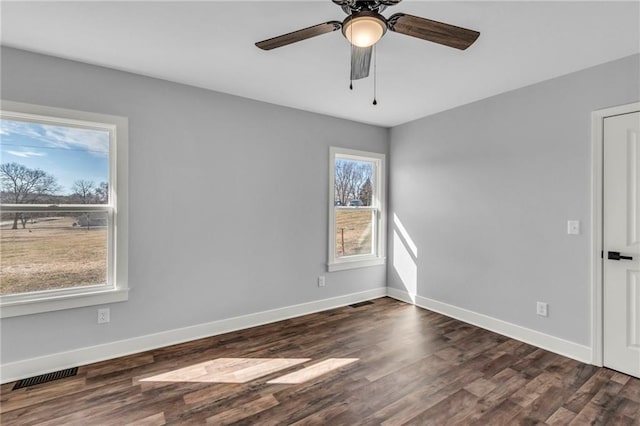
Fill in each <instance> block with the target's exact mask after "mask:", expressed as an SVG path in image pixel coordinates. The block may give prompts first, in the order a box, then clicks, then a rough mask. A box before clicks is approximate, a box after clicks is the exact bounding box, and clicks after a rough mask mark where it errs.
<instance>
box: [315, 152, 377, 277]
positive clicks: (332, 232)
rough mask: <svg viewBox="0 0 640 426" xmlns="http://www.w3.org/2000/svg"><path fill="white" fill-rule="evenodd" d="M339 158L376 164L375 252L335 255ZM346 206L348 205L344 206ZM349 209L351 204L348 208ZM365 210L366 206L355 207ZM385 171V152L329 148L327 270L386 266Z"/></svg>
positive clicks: (374, 194)
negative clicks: (343, 255)
mask: <svg viewBox="0 0 640 426" xmlns="http://www.w3.org/2000/svg"><path fill="white" fill-rule="evenodd" d="M336 158H338V159H345V160H354V161H366V162H372V163H374V164H375V171H374V182H375V188H374V189H375V190H374V192H373V194H372V202H371V207H370V208H369V209H370V210H373V211H374V214H375V216H376V220H375V229H374V230H373V231H372V232H373V235H372V237H373V238H374V243H373V245H374V247H373V250H374V253H372V254H364V255H354V256H346V257H338V256H336V206H335V173H336V170H335V166H336ZM341 208H345V207H341ZM346 208H348V207H346ZM352 208H354V209H362V208H363V207H352ZM386 212H387V208H386V171H385V155H384V154H380V153H377V152H367V151H359V150H355V149H346V148H339V147H334V146H332V147H330V148H329V251H328V261H327V270H328V271H329V272H333V271H342V270H346V269H355V268H364V267H367V266H376V265H384V264H385V261H386V257H385V251H386V247H387V246H386V229H387V215H386Z"/></svg>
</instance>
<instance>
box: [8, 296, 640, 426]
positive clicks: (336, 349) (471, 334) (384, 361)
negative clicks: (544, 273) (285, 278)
mask: <svg viewBox="0 0 640 426" xmlns="http://www.w3.org/2000/svg"><path fill="white" fill-rule="evenodd" d="M318 364H319V365H318ZM290 373H295V374H290ZM322 373H324V374H322ZM319 374H320V375H319ZM221 382H224V383H221ZM12 387H13V384H5V385H2V387H1V392H2V395H1V411H2V417H1V422H2V424H4V425H14V424H15V425H32V424H46V425H61V424H78V425H125V424H138V425H160V424H207V423H209V424H230V423H234V424H259V425H278V424H294V423H295V424H298V425H302V424H326V425H358V424H366V425H369V424H371V425H374V424H384V425H401V424H414V425H427V424H434V425H442V424H478V425H489V424H496V425H502V424H509V425H512V424H549V425H556V424H576V425H585V424H616V425H617V424H622V425H625V424H627V425H631V424H635V425H638V424H640V380H638V379H635V378H630V377H629V376H626V375H623V374H620V373H617V372H614V371H611V370H608V369H603V368H597V367H594V366H590V365H585V364H582V363H580V362H577V361H573V360H571V359H567V358H564V357H561V356H558V355H555V354H552V353H550V352H547V351H544V350H541V349H537V348H535V347H533V346H530V345H527V344H524V343H521V342H518V341H516V340H512V339H509V338H506V337H503V336H500V335H497V334H494V333H491V332H488V331H485V330H482V329H480V328H477V327H474V326H471V325H468V324H465V323H463V322H460V321H457V320H453V319H451V318H447V317H445V316H442V315H439V314H436V313H433V312H429V311H426V310H423V309H420V308H416V307H414V306H411V305H407V304H405V303H402V302H399V301H396V300H393V299H389V298H382V299H377V300H375V301H374V303H373V304H370V305H366V306H360V307H355V308H354V307H344V308H339V309H333V310H330V311H326V312H321V313H317V314H312V315H307V316H304V317H300V318H295V319H291V320H287V321H282V322H278V323H274V324H270V325H266V326H262V327H256V328H252V329H249V330H244V331H238V332H234V333H229V334H225V335H221V336H216V337H211V338H207V339H202V340H198V341H194V342H189V343H185V344H181V345H175V346H171V347H167V348H163V349H158V350H153V351H149V352H145V353H141V354H138V355H133V356H128V357H123V358H119V359H115V360H112V361H107V362H101V363H97V364H92V365H88V366H84V367H81V368H80V369H79V372H78V375H77V376H75V377H71V378H67V379H62V380H59V381H56V382H51V383H45V384H40V385H36V386H32V387H29V388H23V389H18V390H15V391H12V390H11V389H12Z"/></svg>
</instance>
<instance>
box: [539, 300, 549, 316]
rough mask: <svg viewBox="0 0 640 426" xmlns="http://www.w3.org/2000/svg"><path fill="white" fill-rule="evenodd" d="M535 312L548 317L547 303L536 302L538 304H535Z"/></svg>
mask: <svg viewBox="0 0 640 426" xmlns="http://www.w3.org/2000/svg"><path fill="white" fill-rule="evenodd" d="M536 313H537V314H538V315H540V316H541V317H548V316H549V305H547V304H546V303H544V302H538V304H537V305H536Z"/></svg>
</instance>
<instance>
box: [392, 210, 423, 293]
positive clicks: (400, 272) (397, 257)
mask: <svg viewBox="0 0 640 426" xmlns="http://www.w3.org/2000/svg"><path fill="white" fill-rule="evenodd" d="M392 253H393V269H394V270H395V272H396V275H397V276H398V278H399V279H400V281H401V282H402V285H403V286H404V290H405V291H406V292H407V293H408V294H409V297H410V298H411V301H412V302H414V303H415V301H416V293H417V291H418V247H417V246H416V244H415V243H414V242H413V239H411V236H410V235H409V233H408V232H407V230H406V229H405V227H404V225H402V222H401V221H400V219H399V218H398V216H397V215H396V214H395V213H394V214H393V246H392Z"/></svg>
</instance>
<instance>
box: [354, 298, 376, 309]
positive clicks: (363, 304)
mask: <svg viewBox="0 0 640 426" xmlns="http://www.w3.org/2000/svg"><path fill="white" fill-rule="evenodd" d="M367 305H373V302H372V301H370V300H365V301H364V302H360V303H354V304H353V305H349V306H351V307H352V308H359V307H360V306H367Z"/></svg>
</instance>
